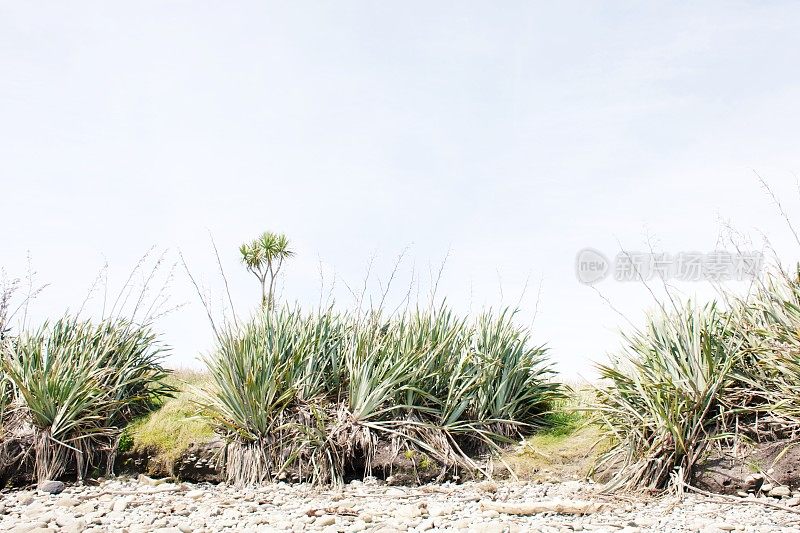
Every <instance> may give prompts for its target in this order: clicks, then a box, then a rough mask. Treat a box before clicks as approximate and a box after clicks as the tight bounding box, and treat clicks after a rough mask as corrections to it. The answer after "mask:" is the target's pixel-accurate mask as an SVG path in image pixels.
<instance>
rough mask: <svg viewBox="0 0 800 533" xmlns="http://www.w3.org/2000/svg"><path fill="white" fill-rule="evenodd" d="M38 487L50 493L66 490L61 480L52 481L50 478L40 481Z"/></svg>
mask: <svg viewBox="0 0 800 533" xmlns="http://www.w3.org/2000/svg"><path fill="white" fill-rule="evenodd" d="M36 488H38V489H39V490H40V491H42V492H46V493H48V494H59V493H60V492H62V491H63V490H64V484H63V483H62V482H61V481H51V480H49V479H48V480H45V481H42V482H41V483H39V486H38V487H36Z"/></svg>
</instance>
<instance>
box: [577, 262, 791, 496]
mask: <svg viewBox="0 0 800 533" xmlns="http://www.w3.org/2000/svg"><path fill="white" fill-rule="evenodd" d="M726 300H727V301H728V302H729V308H728V309H727V310H724V311H721V310H719V309H718V308H717V306H716V304H710V305H708V306H706V307H704V308H697V307H695V306H693V305H691V304H687V305H686V306H685V307H683V308H678V309H676V310H675V312H673V313H667V312H666V311H664V310H662V313H659V314H657V315H655V316H653V317H650V318H649V319H648V321H647V325H646V327H645V328H644V329H643V330H641V331H635V332H634V333H633V334H632V335H628V336H626V337H625V340H626V347H625V349H624V351H623V352H622V353H621V354H618V355H617V356H614V357H612V361H611V363H610V364H608V365H600V366H599V369H600V374H601V377H602V378H603V379H604V380H605V384H604V385H603V386H601V387H600V388H599V390H598V392H597V398H598V402H597V404H596V405H595V406H593V408H592V409H593V411H594V413H595V415H596V416H597V418H598V419H599V420H600V421H601V422H602V424H603V426H604V428H605V430H606V434H607V435H609V436H611V437H613V439H614V441H615V443H616V445H615V446H614V447H613V448H612V450H611V451H610V452H609V454H608V455H607V456H606V457H605V458H604V460H605V461H606V462H608V463H613V462H614V461H618V462H619V466H620V468H619V470H618V472H617V474H616V476H615V477H614V479H613V480H612V482H611V484H610V485H609V488H617V487H625V488H636V487H644V488H650V489H661V488H664V487H666V486H667V485H669V484H670V482H671V481H680V482H684V481H688V480H690V479H691V477H692V475H693V473H694V469H695V466H696V465H697V463H698V462H699V460H700V459H701V458H702V457H703V454H704V453H705V451H706V450H707V448H708V446H709V444H711V443H714V442H719V441H728V442H729V443H733V441H739V442H746V441H750V440H763V439H775V438H778V437H781V436H786V435H789V434H791V433H792V432H794V431H797V430H798V429H800V358H799V357H798V356H800V276H798V275H794V276H790V275H787V274H786V273H785V272H782V271H778V272H775V273H771V274H769V275H767V276H766V277H765V278H764V280H763V281H759V283H758V284H757V286H756V289H755V290H754V291H753V292H752V294H750V295H748V296H747V297H744V298H736V297H733V296H730V295H728V297H727V298H726Z"/></svg>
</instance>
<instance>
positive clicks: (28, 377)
mask: <svg viewBox="0 0 800 533" xmlns="http://www.w3.org/2000/svg"><path fill="white" fill-rule="evenodd" d="M163 352H164V350H163V348H162V347H161V345H160V344H159V343H158V342H157V340H156V337H155V335H154V334H153V333H152V331H151V330H150V329H149V328H148V327H142V326H137V325H134V324H131V323H129V322H127V321H125V320H122V319H116V320H113V321H112V320H106V321H103V322H100V323H96V324H95V323H92V322H88V321H79V320H78V319H77V318H73V317H65V318H62V319H60V320H58V321H57V322H55V323H53V324H52V325H50V324H45V325H44V326H42V327H41V328H40V329H39V330H37V331H34V332H32V333H23V334H21V335H20V336H19V337H18V338H17V339H15V340H14V342H13V344H12V346H11V348H10V349H9V350H8V351H7V353H6V354H5V355H4V357H3V361H2V369H3V371H4V372H5V373H6V375H7V376H8V379H9V380H10V382H11V383H12V384H13V387H14V389H15V391H16V393H17V399H16V400H15V406H14V408H15V409H16V410H18V411H19V412H21V413H22V414H23V415H24V416H23V418H22V420H24V421H25V422H26V423H29V424H30V425H31V426H32V427H33V431H34V455H35V464H36V477H37V479H39V480H43V479H54V478H57V477H59V476H60V475H62V474H63V473H64V471H65V470H66V468H67V467H68V465H69V464H70V459H71V458H74V461H75V465H76V471H77V476H78V478H79V479H81V478H82V477H83V476H84V475H85V474H86V472H87V470H88V468H89V467H90V466H91V465H93V464H94V463H95V462H96V461H97V460H98V459H100V458H101V457H104V458H105V459H106V461H107V464H108V467H109V468H110V467H111V464H112V463H113V453H114V451H115V444H116V439H117V437H118V436H119V434H120V430H121V428H122V426H123V425H124V424H125V423H127V422H129V421H130V420H132V419H133V418H134V417H136V416H138V415H141V414H142V413H145V412H147V411H149V410H151V409H153V408H154V407H155V406H156V405H158V402H159V400H160V398H161V397H162V396H163V395H166V394H170V393H171V391H172V388H171V387H169V386H167V385H165V384H163V382H162V379H163V378H164V377H165V376H166V373H167V372H166V371H165V370H164V369H163V368H162V366H161V365H160V360H161V357H162V355H163Z"/></svg>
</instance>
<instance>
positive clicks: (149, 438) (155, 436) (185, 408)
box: [120, 371, 214, 464]
mask: <svg viewBox="0 0 800 533" xmlns="http://www.w3.org/2000/svg"><path fill="white" fill-rule="evenodd" d="M206 379H207V375H206V374H203V373H199V372H186V371H179V372H175V373H173V374H172V375H171V376H170V377H169V380H168V381H169V382H170V384H171V385H174V386H175V387H176V388H178V390H179V392H178V393H176V394H175V397H174V398H169V399H167V400H166V401H165V402H164V403H163V405H162V406H161V408H160V409H158V410H157V411H154V412H152V413H150V414H149V415H147V416H145V417H142V418H140V419H138V420H136V421H134V422H133V423H132V424H130V425H129V426H128V427H127V428H125V431H124V432H123V435H122V438H121V440H120V451H133V452H148V453H151V454H155V457H156V458H157V459H158V460H162V461H164V462H165V463H166V464H171V463H172V462H174V461H175V460H176V459H177V458H178V457H179V456H180V455H181V454H182V453H183V452H184V451H186V450H187V449H188V448H189V446H190V445H191V444H197V443H203V442H208V441H210V440H211V439H212V438H213V437H214V430H213V428H212V427H211V426H210V425H209V424H208V422H207V421H206V420H205V419H203V418H201V417H199V416H197V412H198V407H197V405H196V404H195V403H194V399H195V397H194V393H193V391H192V390H191V387H192V386H199V385H202V384H203V383H204V382H205V380H206ZM125 448H127V450H126V449H125Z"/></svg>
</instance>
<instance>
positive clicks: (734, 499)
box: [684, 483, 800, 515]
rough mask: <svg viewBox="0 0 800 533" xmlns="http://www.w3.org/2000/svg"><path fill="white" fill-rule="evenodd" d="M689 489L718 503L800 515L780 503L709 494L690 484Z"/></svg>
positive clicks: (795, 510)
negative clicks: (749, 504) (762, 507)
mask: <svg viewBox="0 0 800 533" xmlns="http://www.w3.org/2000/svg"><path fill="white" fill-rule="evenodd" d="M684 486H685V487H686V488H687V489H689V490H690V491H692V492H696V493H697V494H701V495H703V496H708V497H710V498H715V499H716V500H717V501H718V502H730V503H755V504H758V505H764V506H766V507H772V508H773V509H780V510H781V511H786V512H789V513H794V514H798V515H800V511H798V510H797V509H794V508H792V507H787V506H785V505H781V504H779V503H774V502H771V501H769V500H761V499H755V498H739V497H737V496H728V495H727V494H714V493H713V492H708V491H705V490H703V489H698V488H697V487H693V486H692V485H689V484H688V483H687V484H685V485H684Z"/></svg>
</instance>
